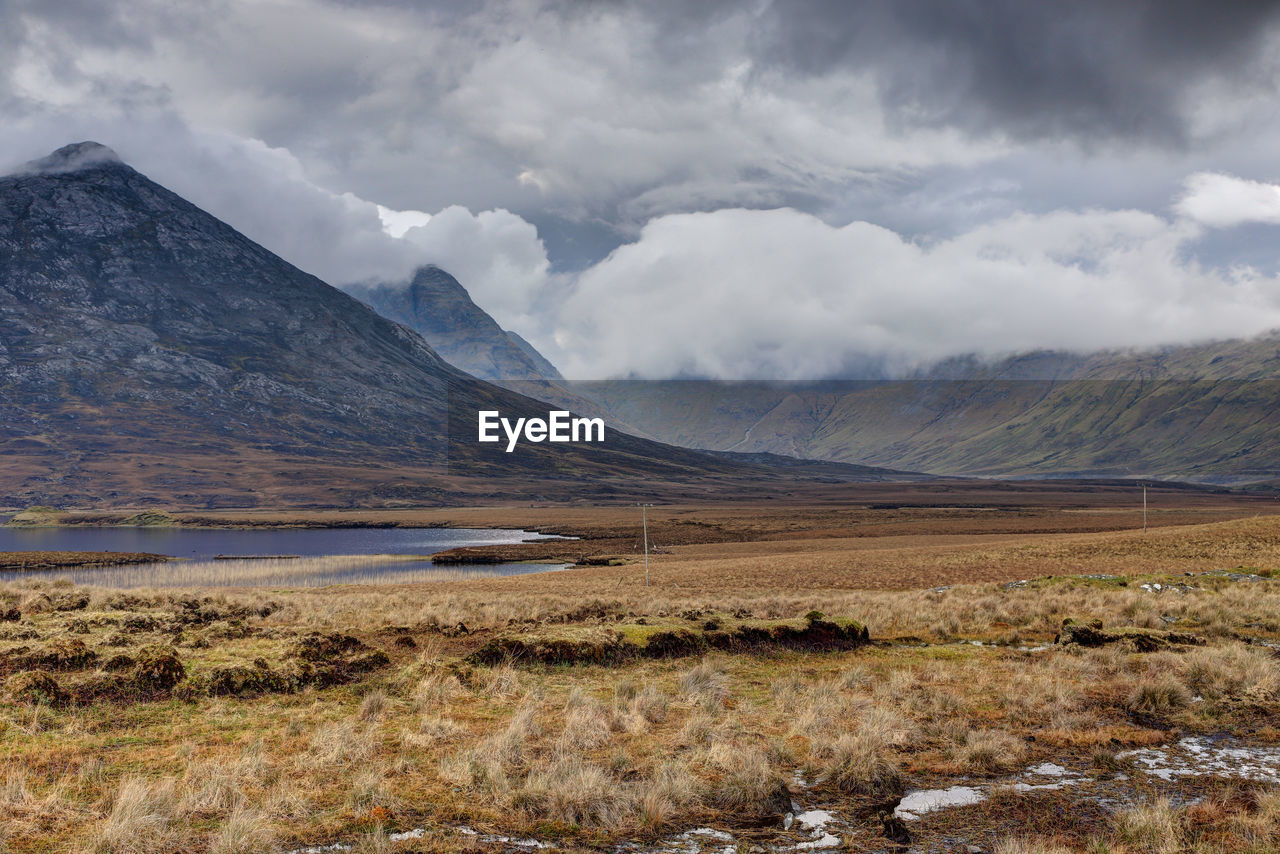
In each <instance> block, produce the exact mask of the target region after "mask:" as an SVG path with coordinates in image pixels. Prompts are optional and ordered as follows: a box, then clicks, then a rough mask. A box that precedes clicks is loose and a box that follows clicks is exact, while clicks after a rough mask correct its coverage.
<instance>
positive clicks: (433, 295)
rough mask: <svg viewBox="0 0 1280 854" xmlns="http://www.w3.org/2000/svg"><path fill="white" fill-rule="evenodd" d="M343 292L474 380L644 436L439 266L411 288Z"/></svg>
mask: <svg viewBox="0 0 1280 854" xmlns="http://www.w3.org/2000/svg"><path fill="white" fill-rule="evenodd" d="M343 290H344V291H346V292H347V293H349V294H351V295H352V296H354V297H355V298H356V299H358V300H360V301H361V302H363V303H364V304H366V305H368V306H369V307H370V308H372V309H373V310H374V311H376V312H377V313H378V314H380V315H382V316H383V317H385V318H388V319H390V320H394V321H396V322H397V323H401V324H403V325H405V326H407V327H409V328H410V329H412V330H413V331H414V332H417V333H418V334H419V335H421V336H422V337H423V339H424V340H425V341H426V342H427V343H428V344H429V345H431V348H432V349H433V350H435V351H436V352H437V353H438V354H440V355H441V356H443V357H444V359H445V360H446V361H447V362H449V364H451V365H453V366H454V367H456V368H458V369H460V370H462V371H464V372H466V373H468V374H471V375H472V376H475V377H479V378H480V379H484V380H488V381H489V382H491V383H493V384H494V385H498V386H502V387H503V388H505V389H508V390H510V391H514V392H516V393H518V394H522V395H524V396H526V397H531V398H534V399H535V400H541V401H543V402H545V403H548V404H551V405H552V406H553V407H555V408H556V409H567V410H570V411H572V412H577V413H580V414H582V415H585V416H589V417H593V418H595V417H598V418H605V419H606V420H608V421H609V423H610V424H612V425H613V426H614V427H616V428H617V429H619V430H622V431H624V432H627V433H630V434H633V435H635V434H638V433H639V432H640V431H638V430H637V429H636V428H635V427H633V426H632V425H629V424H626V423H625V422H622V421H621V420H619V419H618V418H617V417H616V416H615V415H613V414H612V413H609V412H606V411H605V410H603V409H601V408H600V406H599V405H598V404H597V403H595V401H592V400H588V399H586V398H584V397H582V396H581V395H578V394H576V393H574V392H573V391H572V390H570V389H569V388H568V384H567V383H565V381H564V378H563V377H562V376H561V375H560V372H559V371H558V370H556V367H555V365H553V364H551V362H549V361H547V359H546V358H545V357H544V356H543V355H542V354H541V353H539V352H538V351H537V350H535V349H534V347H533V345H532V344H530V343H529V342H528V341H525V340H524V339H523V338H521V337H520V336H519V335H517V334H516V333H514V332H509V331H507V330H504V329H503V328H502V327H501V326H499V325H498V322H497V321H496V320H494V319H493V318H492V317H491V316H490V315H489V314H488V312H486V311H485V310H484V309H482V308H480V306H478V305H476V304H475V302H474V301H473V300H472V299H471V295H470V294H469V293H467V290H466V288H464V287H463V286H462V284H461V283H459V282H458V280H457V279H455V278H454V277H453V276H451V275H450V274H449V273H447V272H445V271H444V270H442V269H440V268H439V267H436V266H434V265H428V266H425V267H420V268H419V269H418V270H417V272H416V273H414V275H413V278H412V279H411V280H410V281H409V282H408V283H407V284H406V283H401V284H389V283H382V284H368V283H366V284H355V285H346V286H344V287H343Z"/></svg>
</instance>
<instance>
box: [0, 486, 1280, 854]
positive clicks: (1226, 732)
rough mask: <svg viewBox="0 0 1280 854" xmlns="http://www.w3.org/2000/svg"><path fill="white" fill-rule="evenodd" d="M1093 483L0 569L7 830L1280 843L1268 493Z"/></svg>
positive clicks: (272, 839)
mask: <svg viewBox="0 0 1280 854" xmlns="http://www.w3.org/2000/svg"><path fill="white" fill-rule="evenodd" d="M1113 498H1114V500H1113V499H1112V498H1107V497H1104V498H1100V499H1098V500H1096V501H1094V502H1092V503H1090V502H1088V501H1074V500H1072V501H1065V500H1064V501H1054V502H1048V501H1039V503H1037V502H1036V501H1032V500H1026V501H1022V502H1018V501H1016V500H1014V498H1012V497H1001V498H998V499H995V500H990V501H986V502H983V501H979V500H976V499H975V500H969V499H968V498H965V499H963V500H951V501H948V502H943V501H937V500H933V501H929V502H917V503H914V504H912V503H910V502H906V501H902V500H890V499H887V498H881V499H880V500H877V501H876V502H874V503H875V504H877V505H879V506H876V507H871V506H868V505H867V504H865V503H864V504H860V505H857V506H845V505H839V504H834V503H824V504H817V503H812V504H800V503H797V504H795V505H791V506H773V505H752V506H729V505H724V506H707V507H694V506H671V507H655V508H651V510H650V518H649V522H650V537H651V540H652V542H654V543H656V549H654V553H653V554H651V560H650V567H649V584H648V586H646V585H645V570H644V560H643V556H642V554H641V552H642V548H641V541H640V540H639V538H638V535H639V526H638V524H637V522H638V520H637V519H636V518H635V516H636V515H637V514H636V509H635V508H632V507H616V508H602V509H601V508H588V507H581V508H574V507H569V508H563V507H562V508H538V507H535V508H530V507H505V508H487V509H486V508H471V509H462V510H457V509H451V510H430V511H413V510H403V511H385V512H379V513H374V512H365V513H345V514H323V513H312V514H298V513H277V514H266V513H259V514H252V518H249V517H248V516H246V514H243V513H241V514H235V513H232V512H230V511H227V512H226V513H225V514H222V515H221V516H220V517H219V518H211V517H209V516H208V514H205V515H204V516H203V517H201V518H200V519H198V521H200V522H203V523H209V522H220V523H223V524H235V523H246V522H253V523H256V524H267V523H276V524H278V523H280V522H291V523H294V524H301V523H305V524H350V523H353V522H365V523H368V522H377V523H397V524H415V525H420V524H452V525H457V526H484V525H491V526H509V527H517V526H518V527H525V528H538V529H542V530H547V531H555V532H558V533H562V534H566V535H574V536H578V537H581V539H579V540H573V541H567V542H561V543H558V544H533V545H531V546H529V547H528V548H527V549H525V550H524V551H523V552H522V553H521V554H522V555H523V556H529V557H549V556H551V555H552V553H553V552H555V550H557V549H558V550H560V551H559V552H556V554H559V555H560V556H569V557H572V558H573V559H575V560H584V561H588V562H591V563H592V564H594V565H588V566H583V567H580V568H578V569H573V570H569V571H565V572H554V573H545V574H538V575H525V576H516V577H508V578H502V579H496V580H467V579H466V578H465V577H464V576H460V577H459V580H456V581H449V582H442V583H439V584H423V585H404V586H391V585H385V586H383V585H379V586H363V587H361V586H348V587H329V588H317V589H308V590H282V589H269V590H268V589H250V588H243V589H232V590H226V589H221V590H218V591H200V590H131V591H113V590H107V589H100V588H77V587H72V586H69V585H59V584H56V583H55V584H49V583H47V582H38V581H34V580H30V581H25V582H24V581H18V582H11V583H9V584H7V585H4V586H2V587H0V615H8V617H9V619H7V620H5V621H0V681H3V683H4V692H3V698H2V699H0V782H2V784H3V785H2V786H0V828H2V830H0V833H3V837H2V840H3V841H2V842H0V850H8V851H41V852H44V851H48V852H54V851H59V852H60V851H98V852H109V851H121V852H125V851H166V852H168V851H192V852H197V851H217V852H259V851H294V850H306V849H308V848H310V847H312V846H321V845H324V846H328V845H332V844H340V845H343V846H349V847H350V848H351V849H354V850H356V851H454V850H476V851H503V850H508V851H514V850H524V851H530V850H534V849H535V848H540V847H543V846H550V847H551V848H554V849H558V850H566V851H578V850H584V851H585V850H605V851H661V850H672V851H675V850H678V851H697V850H708V851H711V850H715V851H723V850H726V847H727V848H728V849H729V850H741V851H753V850H760V851H771V850H796V851H804V850H821V849H824V848H832V849H847V850H859V851H861V850H870V851H876V850H882V851H889V850H913V851H922V852H923V851H965V850H967V849H966V847H965V846H976V847H977V848H978V849H980V850H984V851H1000V852H1005V854H1016V852H1059V851H1072V852H1085V851H1088V852H1135V854H1136V852H1150V851H1158V852H1181V851H1196V852H1240V851H1258V852H1261V851H1274V850H1277V849H1280V788H1277V786H1278V784H1280V661H1278V660H1277V657H1276V653H1275V649H1276V648H1277V647H1278V646H1280V580H1272V575H1273V573H1275V572H1280V515H1275V510H1276V509H1278V508H1276V507H1275V504H1274V502H1272V503H1270V504H1268V503H1267V502H1266V501H1265V500H1252V499H1251V500H1244V499H1234V498H1230V497H1222V496H1218V497H1213V496H1207V495H1204V494H1200V493H1188V494H1186V495H1183V496H1181V498H1180V499H1179V500H1177V501H1175V500H1174V498H1172V497H1171V498H1169V499H1168V500H1167V501H1166V502H1165V503H1164V504H1163V505H1162V506H1157V507H1156V508H1155V509H1154V510H1153V512H1152V513H1151V515H1150V519H1149V522H1150V523H1151V527H1150V529H1149V530H1148V531H1147V532H1146V533H1143V532H1142V530H1141V528H1140V525H1141V514H1140V511H1138V512H1135V508H1134V507H1133V505H1132V493H1131V492H1130V493H1128V494H1127V495H1122V494H1117V495H1116V496H1114V497H1113ZM1122 499H1123V500H1122ZM891 505H892V506H891ZM176 515H178V516H179V518H181V517H182V514H176ZM187 521H193V520H192V519H191V518H190V517H188V519H187ZM485 557H486V556H485V555H479V556H477V559H484V558H485ZM1064 621H1070V622H1066V623H1065V626H1064ZM863 628H865V629H866V635H867V636H869V637H866V636H864V634H863V632H862V629H863ZM904 796H905V798H904ZM946 804H951V805H946ZM788 816H790V818H788ZM314 850H320V849H318V848H316V849H314ZM327 850H342V849H339V848H334V849H327Z"/></svg>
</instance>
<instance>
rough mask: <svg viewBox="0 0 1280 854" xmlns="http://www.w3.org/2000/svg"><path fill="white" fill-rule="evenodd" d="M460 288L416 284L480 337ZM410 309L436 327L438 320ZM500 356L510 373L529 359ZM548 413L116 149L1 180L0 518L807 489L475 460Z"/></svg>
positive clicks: (754, 463)
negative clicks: (482, 423)
mask: <svg viewBox="0 0 1280 854" xmlns="http://www.w3.org/2000/svg"><path fill="white" fill-rule="evenodd" d="M451 281H452V280H451V279H448V281H445V280H444V278H442V276H441V275H440V274H439V271H436V272H435V273H433V272H432V271H431V270H430V269H429V268H428V269H427V270H426V271H423V272H420V274H419V275H418V276H417V277H415V284H418V285H420V286H421V287H420V289H419V290H420V291H421V290H422V289H428V290H429V289H430V288H432V287H434V288H436V292H437V293H441V294H445V295H446V296H447V298H444V297H442V299H444V301H445V306H444V308H443V309H442V313H444V314H446V315H447V314H448V312H450V311H458V312H461V313H462V316H465V317H466V318H467V322H471V323H475V322H477V315H476V314H475V313H474V312H470V313H468V312H469V311H470V310H469V309H468V306H471V307H472V308H474V306H473V305H472V304H471V303H470V300H469V298H466V297H465V293H461V294H460V293H458V292H456V291H455V292H453V293H451V294H450V293H449V291H450V286H449V284H448V282H451ZM455 284H456V283H455ZM458 290H459V291H460V289H458ZM407 298H408V299H409V300H410V304H411V305H412V299H413V296H412V294H410V295H409V296H408V297H407ZM413 311H414V315H413V316H414V318H416V321H417V323H422V324H424V325H430V324H428V323H427V321H428V319H429V315H430V311H429V310H427V309H426V308H425V307H424V306H414V307H413ZM496 328H497V327H496V324H495V325H494V327H493V329H496ZM489 333H490V334H495V335H496V334H497V333H501V330H497V333H494V332H493V330H492V329H490V330H489ZM465 340H466V336H465V335H458V336H455V341H457V342H463V341H465ZM498 343H499V344H501V342H500V341H499V342H498ZM467 346H469V345H467ZM458 347H459V348H461V349H462V350H465V346H464V345H463V344H462V343H459V344H458ZM482 349H483V348H482V347H479V346H477V347H476V350H475V352H479V351H480V350H482ZM498 349H500V350H501V358H502V359H514V358H516V357H515V355H514V354H515V353H516V352H517V351H519V350H520V349H521V348H520V347H519V345H518V343H514V342H511V346H502V347H499V348H498ZM526 358H527V361H528V364H529V365H530V367H531V370H534V372H535V374H536V371H537V367H538V366H537V362H536V360H535V359H533V358H532V357H526ZM547 408H548V407H547V405H546V404H545V403H542V402H540V401H536V400H533V399H531V398H528V397H525V396H522V395H519V394H515V393H513V392H511V391H509V390H507V389H503V388H500V387H498V386H495V385H492V384H490V383H487V382H484V381H482V380H479V379H476V378H474V377H472V376H470V375H468V374H466V373H464V372H462V371H460V370H458V369H456V368H454V367H453V366H451V365H449V364H448V363H447V362H446V361H445V360H443V359H442V358H440V356H439V355H437V353H436V352H435V351H434V350H433V349H432V348H431V347H430V346H429V345H428V344H427V342H426V341H424V340H423V338H422V337H421V336H420V335H419V334H418V333H416V332H414V331H412V330H411V329H409V328H407V327H406V326H403V325H400V324H398V323H395V322H393V321H391V320H388V319H386V318H384V317H382V316H380V315H378V314H377V313H375V312H374V311H372V310H371V309H370V308H368V307H367V306H366V305H364V304H363V303H361V302H359V301H358V300H356V299H354V298H353V297H351V296H349V295H347V294H345V293H343V292H342V291H339V290H337V289H335V288H332V287H330V286H329V285H327V284H325V283H324V282H322V281H320V280H319V279H317V278H315V277H314V276H310V275H308V274H306V273H304V272H302V271H301V270H298V269H297V268H296V267H293V266H292V265H290V264H288V263H287V262H285V261H284V260H282V259H281V258H279V257H278V256H276V255H274V254H272V253H271V252H270V251H268V250H267V249H265V248H263V247H261V246H259V245H257V244H256V243H254V242H252V241H251V240H249V239H248V238H246V237H244V236H243V235H241V234H239V233H238V232H236V231H235V230H234V229H233V228H231V227H230V226H228V225H227V224H225V223H223V222H221V221H219V220H217V219H215V218H214V217H212V216H210V215H209V214H207V213H205V212H204V211H202V210H200V209H199V208H197V207H195V206H194V205H192V204H191V203H189V202H187V201H185V200H183V199H182V198H180V197H179V196H177V195H175V194H174V193H172V192H170V191H168V190H166V189H165V188H163V187H161V186H159V185H157V184H155V183H154V182H152V181H150V180H148V179H147V178H146V177H145V176H143V175H141V174H140V173H138V172H137V171H135V170H134V169H132V168H130V167H129V166H127V165H125V164H124V163H122V162H121V161H120V160H119V158H117V157H116V156H115V155H114V153H113V152H111V150H110V149H108V148H105V147H104V146H101V145H98V144H96V143H80V144H76V145H71V146H67V147H66V148H63V149H60V150H59V151H57V152H55V153H54V154H52V155H50V156H48V157H46V158H44V159H42V160H39V161H35V162H33V163H31V164H28V166H27V167H26V168H24V169H23V170H20V172H19V173H17V174H14V175H11V176H8V177H5V178H0V505H4V504H7V505H9V506H22V505H25V504H33V503H42V504H56V505H63V506H84V505H86V504H136V503H148V502H153V503H154V502H165V503H179V504H185V505H190V506H205V507H208V506H247V505H255V504H266V505H299V504H310V505H324V506H342V505H349V504H364V505H369V504H389V503H397V502H400V503H413V504H431V503H441V502H446V501H454V500H457V499H458V498H459V497H460V496H462V497H466V496H505V497H519V498H538V497H545V496H553V497H559V498H562V499H563V498H566V497H583V498H592V497H594V498H599V497H618V496H626V495H641V496H644V495H652V494H654V493H655V491H657V490H658V489H659V487H658V486H657V484H663V483H665V484H670V485H673V486H671V487H670V488H669V489H668V493H669V494H676V493H680V494H685V493H688V494H703V493H705V491H707V490H709V489H712V488H713V487H714V486H715V484H717V483H721V482H732V483H735V484H742V483H746V482H760V483H766V484H767V483H776V482H778V481H779V480H780V479H789V478H792V477H794V473H793V471H792V470H791V469H790V468H789V467H778V466H771V465H770V464H769V463H768V461H767V460H764V461H761V460H759V459H752V460H738V459H735V458H724V457H721V456H716V455H711V454H705V453H699V452H694V451H689V450H685V449H681V448H676V447H671V446H669V445H663V444H659V443H655V442H651V441H646V440H643V439H637V438H633V437H630V436H627V435H624V434H622V433H619V432H617V431H614V432H612V433H611V434H610V435H609V437H608V441H607V442H606V443H605V444H603V445H594V446H566V445H559V446H548V445H527V446H524V447H522V448H521V449H520V451H519V452H517V453H515V454H504V453H503V452H502V451H501V449H499V448H494V447H492V446H481V445H479V444H478V443H476V442H475V441H474V435H475V433H474V431H475V423H474V420H473V419H474V418H475V413H476V411H477V410H479V409H496V410H500V411H502V412H503V413H504V414H505V415H509V416H511V417H512V418H515V417H521V416H528V415H538V414H540V415H543V416H545V415H546V412H547ZM451 428H452V432H451ZM834 471H836V472H839V473H840V476H843V477H847V478H848V479H850V480H858V479H870V480H882V479H885V478H892V477H895V476H896V475H895V474H894V473H891V472H885V471H878V470H873V469H869V468H864V467H850V466H843V467H838V468H837V469H835V470H834ZM832 472H833V470H832V469H831V468H829V467H828V468H825V469H823V470H822V473H821V474H822V477H824V478H829V477H831V476H832ZM681 491H683V492H681Z"/></svg>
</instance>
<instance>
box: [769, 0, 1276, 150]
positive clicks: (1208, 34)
mask: <svg viewBox="0 0 1280 854" xmlns="http://www.w3.org/2000/svg"><path fill="white" fill-rule="evenodd" d="M1278 20H1280V3H1276V2H1217V3H1214V2H1202V0H1124V2H1114V0H1079V1H1078V2H1054V3H1035V2H1026V0H981V2H980V1H979V0H906V2H904V0H867V1H866V2H859V3H849V2H845V1H844V0H779V2H774V3H773V4H771V5H770V7H769V8H768V11H767V12H766V13H765V15H764V17H763V18H762V19H761V22H760V26H759V27H758V28H757V30H756V33H755V39H754V40H755V51H756V55H757V56H758V58H759V59H760V60H761V61H762V62H763V63H765V64H766V65H773V66H777V67H782V68H786V69H788V70H790V71H792V72H794V73H800V74H808V75H821V74H826V73H830V72H832V71H833V70H839V69H869V70H871V71H872V72H873V73H874V74H875V76H876V78H877V81H878V86H879V90H880V92H881V96H882V100H883V102H884V105H885V106H886V107H887V108H888V109H889V110H890V111H891V112H892V114H893V115H895V116H896V118H897V119H898V120H899V121H900V122H902V123H904V124H908V125H910V124H949V125H954V126H958V127H962V128H964V129H966V130H968V131H972V132H978V133H984V132H987V131H989V130H996V131H1005V132H1008V133H1010V134H1012V135H1014V136H1016V137H1019V138H1024V139H1026V138H1037V139H1039V138H1063V137H1071V138H1075V139H1077V140H1080V141H1084V142H1086V143H1087V142H1089V141H1092V140H1100V139H1101V140H1105V139H1114V138H1119V139H1125V140H1135V139H1141V140H1144V141H1148V142H1154V143H1158V144H1165V145H1178V144H1182V143H1184V142H1185V141H1186V138H1187V136H1188V127H1187V108H1188V104H1187V103H1186V97H1187V90H1188V87H1190V86H1192V85H1194V84H1196V83H1198V82H1202V81H1204V80H1207V79H1214V78H1218V79H1225V80H1229V81H1234V82H1236V83H1238V84H1241V85H1244V86H1246V87H1255V86H1266V87H1269V86H1271V85H1272V81H1271V80H1270V79H1269V78H1264V79H1257V77H1256V76H1255V71H1254V67H1253V62H1254V60H1255V59H1256V58H1257V55H1258V52H1259V48H1260V47H1261V46H1262V45H1263V44H1264V42H1265V40H1266V38H1267V36H1268V35H1270V34H1272V33H1273V32H1274V30H1275V28H1276V26H1277V21H1278Z"/></svg>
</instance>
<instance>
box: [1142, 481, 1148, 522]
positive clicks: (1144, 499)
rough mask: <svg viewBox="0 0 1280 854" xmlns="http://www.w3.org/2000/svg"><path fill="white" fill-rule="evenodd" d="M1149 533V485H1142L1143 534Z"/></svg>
mask: <svg viewBox="0 0 1280 854" xmlns="http://www.w3.org/2000/svg"><path fill="white" fill-rule="evenodd" d="M1146 532H1147V485H1146V484H1145V483H1144V484H1142V533H1144V534H1145V533H1146Z"/></svg>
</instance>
